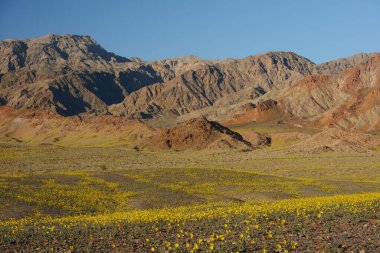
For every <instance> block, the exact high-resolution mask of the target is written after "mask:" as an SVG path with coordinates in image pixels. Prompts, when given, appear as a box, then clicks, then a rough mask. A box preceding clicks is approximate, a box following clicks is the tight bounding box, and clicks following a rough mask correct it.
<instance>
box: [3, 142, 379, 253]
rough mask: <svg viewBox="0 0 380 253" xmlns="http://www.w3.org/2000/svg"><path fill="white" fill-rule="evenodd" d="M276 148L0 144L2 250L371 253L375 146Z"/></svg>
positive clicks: (376, 173)
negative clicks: (313, 150) (364, 149)
mask: <svg viewBox="0 0 380 253" xmlns="http://www.w3.org/2000/svg"><path fill="white" fill-rule="evenodd" d="M280 150H281V149H278V151H276V149H269V150H255V151H251V152H239V151H229V152H224V151H218V152H216V151H191V152H187V151H183V152H171V151H165V152H163V151H155V152H152V151H144V150H142V151H136V150H133V149H131V150H129V149H124V148H59V147H54V146H39V147H23V146H10V145H3V146H2V147H1V149H0V161H1V164H2V167H1V174H0V182H1V184H0V205H1V206H2V209H1V210H0V218H1V222H0V234H1V236H0V237H1V238H0V245H2V246H1V248H0V251H2V252H7V251H21V250H23V251H30V252H35V251H51V252H67V251H71V252H76V251H79V252H82V251H115V252H118V251H122V252H125V251H127V252H148V251H151V250H153V249H154V251H155V252H247V251H248V252H252V251H260V252H263V251H264V250H266V251H267V252H274V251H277V252H291V251H303V250H306V249H308V250H311V251H326V252H329V251H331V252H340V251H344V250H345V251H350V250H352V251H359V250H366V252H375V251H374V249H376V247H379V245H378V242H379V238H378V234H379V230H378V229H379V224H378V219H379V215H380V214H379V210H380V209H379V203H380V196H379V194H378V193H371V192H379V189H380V177H379V170H380V164H379V160H378V155H377V153H362V154H357V153H356V154H347V153H341V154H339V153H328V154H318V155H312V154H310V155H307V156H306V155H303V154H287V153H284V152H281V151H280ZM104 167H105V168H106V169H104ZM341 194H353V195H341ZM315 196H320V197H318V198H315ZM15 210H16V211H15ZM342 231H350V232H349V233H350V234H344V233H343V234H342ZM350 236H351V237H350ZM348 237H350V238H354V239H350V240H348V239H347V238H348ZM363 238H365V239H363ZM366 240H372V241H369V242H367V241H366Z"/></svg>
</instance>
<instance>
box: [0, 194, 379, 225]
mask: <svg viewBox="0 0 380 253" xmlns="http://www.w3.org/2000/svg"><path fill="white" fill-rule="evenodd" d="M379 201H380V193H365V194H350V195H336V196H327V197H314V198H300V199H287V200H279V201H264V202H261V203H259V204H257V203H255V204H250V203H243V204H242V203H213V204H204V205H195V206H188V207H175V208H164V209H158V210H134V211H127V212H114V213H106V214H99V215H74V216H68V217H59V218H53V217H42V218H41V217H39V218H38V219H34V218H25V219H19V220H8V221H0V227H13V228H17V230H19V229H21V228H22V227H23V226H25V225H34V226H38V225H39V224H41V225H42V224H65V225H68V226H75V225H77V224H82V223H91V224H100V225H106V224H112V223H121V222H128V223H150V222H157V221H168V222H169V223H176V222H182V221H186V220H204V219H213V218H225V219H228V217H231V216H234V215H244V214H246V215H249V216H252V217H258V216H263V217H265V216H268V215H270V214H273V213H282V214H284V213H294V214H296V215H297V216H307V215H308V214H307V213H310V212H315V213H317V215H316V219H317V218H321V217H322V216H323V214H324V213H329V212H332V211H334V210H340V211H344V212H350V213H360V212H363V211H366V212H373V213H374V212H376V211H377V210H376V208H377V207H376V205H374V203H376V202H379ZM282 223H285V221H282ZM226 228H227V227H226Z"/></svg>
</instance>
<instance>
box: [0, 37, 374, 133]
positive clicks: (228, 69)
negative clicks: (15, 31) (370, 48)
mask: <svg viewBox="0 0 380 253" xmlns="http://www.w3.org/2000/svg"><path fill="white" fill-rule="evenodd" d="M267 101H274V102H275V103H277V104H276V105H274V106H273V105H270V108H269V109H265V108H264V109H265V110H261V109H260V106H261V104H263V103H267ZM0 105H7V106H9V107H12V108H17V109H27V108H34V109H43V110H47V111H51V112H57V113H58V114H60V115H64V116H72V115H79V114H84V113H93V114H94V115H106V114H113V115H115V116H125V117H128V118H156V119H159V118H160V117H163V118H164V117H165V118H167V117H168V116H170V117H171V118H172V119H173V120H171V121H170V122H175V121H176V119H178V118H179V120H180V121H186V120H189V119H191V118H197V117H200V116H201V115H205V116H206V117H208V118H210V119H213V120H217V121H220V122H221V121H223V122H228V120H230V119H231V118H232V121H234V122H237V123H241V122H250V121H266V120H273V119H284V120H286V119H292V120H299V121H302V122H304V121H305V122H311V124H312V125H313V126H319V127H324V126H327V125H336V126H339V127H342V128H346V129H361V130H371V129H379V127H380V121H379V118H380V117H379V116H380V109H379V108H380V106H379V54H376V53H373V54H358V55H354V56H352V57H348V58H343V59H338V60H336V61H331V62H327V63H323V64H319V65H316V64H314V63H313V62H311V61H309V60H308V59H306V58H304V57H302V56H299V55H297V54H295V53H292V52H268V53H265V54H261V55H256V56H250V57H247V58H244V59H225V60H215V61H210V60H204V59H201V58H198V57H195V56H187V57H178V58H173V59H167V60H162V61H155V62H145V61H142V60H140V59H137V58H124V57H120V56H118V55H116V54H113V53H110V52H108V51H106V50H105V49H104V48H102V47H101V46H100V45H99V44H98V43H96V41H94V40H93V39H92V38H90V37H89V36H79V35H47V36H44V37H41V38H37V39H24V40H3V41H1V42H0ZM249 107H251V108H249ZM168 122H169V121H168Z"/></svg>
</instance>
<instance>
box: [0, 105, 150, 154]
mask: <svg viewBox="0 0 380 253" xmlns="http://www.w3.org/2000/svg"><path fill="white" fill-rule="evenodd" d="M153 133H154V130H153V129H152V128H150V127H149V126H147V125H146V124H144V123H142V122H140V121H137V120H127V119H123V118H120V117H114V116H109V115H104V116H96V117H95V116H87V117H78V116H72V117H62V116H60V115H57V114H55V113H52V112H47V111H42V110H36V109H18V110H15V109H13V108H9V107H6V106H0V143H22V144H27V145H40V144H54V145H59V146H65V147H67V146H69V147H84V146H91V147H94V146H100V147H105V146H126V147H133V146H134V144H135V142H136V141H138V140H139V139H142V138H146V137H147V136H150V135H151V134H153Z"/></svg>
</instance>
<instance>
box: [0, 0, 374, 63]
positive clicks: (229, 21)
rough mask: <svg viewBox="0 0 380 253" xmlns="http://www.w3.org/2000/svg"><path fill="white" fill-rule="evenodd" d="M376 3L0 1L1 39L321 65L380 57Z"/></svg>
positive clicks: (150, 54)
mask: <svg viewBox="0 0 380 253" xmlns="http://www.w3.org/2000/svg"><path fill="white" fill-rule="evenodd" d="M379 13H380V1H378V0H318V1H317V0H314V1H312V0H265V1H264V0H262V1H255V0H218V1H216V0H119V1H117V0H107V1H105V0H104V1H103V0H0V40H1V39H6V38H14V39H19V38H36V37H40V36H43V35H46V34H50V33H54V34H81V35H90V36H91V37H93V38H94V39H95V40H96V41H97V42H98V43H99V44H101V45H102V46H103V47H104V48H105V49H107V50H108V51H111V52H114V53H116V54H119V55H121V56H125V57H139V58H142V59H144V60H159V59H164V58H172V57H177V56H184V55H197V56H200V57H202V58H205V59H223V58H243V57H246V56H249V55H255V54H260V53H264V52H267V51H293V52H295V53H297V54H300V55H302V56H304V57H306V58H308V59H310V60H312V61H313V62H316V63H321V62H325V61H329V60H334V59H338V58H342V57H347V56H350V55H353V54H356V53H361V52H379V51H380V14H379Z"/></svg>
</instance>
